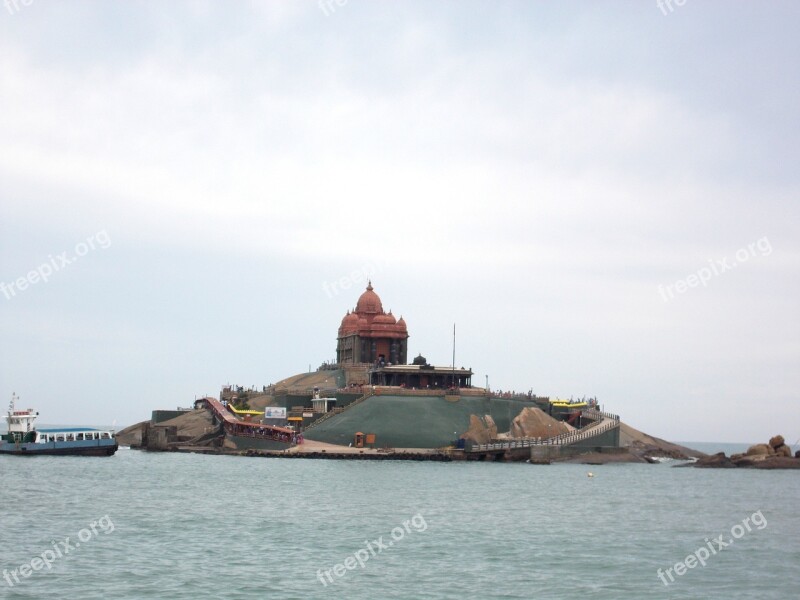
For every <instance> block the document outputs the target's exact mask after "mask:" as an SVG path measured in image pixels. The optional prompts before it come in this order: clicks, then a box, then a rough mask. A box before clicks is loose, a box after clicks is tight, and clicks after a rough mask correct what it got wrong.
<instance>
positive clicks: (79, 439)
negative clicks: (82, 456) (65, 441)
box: [75, 433, 83, 442]
mask: <svg viewBox="0 0 800 600" xmlns="http://www.w3.org/2000/svg"><path fill="white" fill-rule="evenodd" d="M75 439H76V440H78V441H79V442H82V441H83V434H82V433H79V434H78V435H76V436H75Z"/></svg>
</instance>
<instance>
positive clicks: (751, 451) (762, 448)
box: [745, 444, 775, 456]
mask: <svg viewBox="0 0 800 600" xmlns="http://www.w3.org/2000/svg"><path fill="white" fill-rule="evenodd" d="M745 454H746V455H747V456H758V455H764V456H770V455H772V454H775V450H774V448H773V447H772V446H770V445H769V444H755V445H753V446H750V447H749V448H748V449H747V452H745Z"/></svg>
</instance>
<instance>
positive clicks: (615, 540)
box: [0, 449, 800, 600]
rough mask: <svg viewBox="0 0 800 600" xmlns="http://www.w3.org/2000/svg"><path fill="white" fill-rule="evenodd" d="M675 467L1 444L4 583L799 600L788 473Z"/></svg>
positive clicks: (290, 592) (257, 592)
mask: <svg viewBox="0 0 800 600" xmlns="http://www.w3.org/2000/svg"><path fill="white" fill-rule="evenodd" d="M671 464H675V463H664V464H657V465H650V464H629V465H606V466H586V465H566V464H562V465H549V466H547V465H529V464H525V463H513V464H501V463H432V462H403V461H380V462H377V461H334V460H310V459H280V458H248V457H233V456H209V455H196V454H178V453H147V452H140V451H133V450H128V449H121V450H120V451H119V452H118V453H117V454H116V455H115V456H113V457H110V458H90V457H11V456H0V473H1V474H2V480H0V569H2V571H3V573H2V578H1V579H0V598H37V599H38V598H83V599H92V598H110V597H113V598H121V599H122V598H125V599H127V598H130V599H137V600H139V599H148V598H176V599H181V598H186V599H198V598H214V599H216V598H232V599H239V598H241V599H245V598H281V599H293V598H298V599H299V598H347V599H361V598H363V599H374V598H404V599H405V598H408V599H417V598H429V599H434V600H435V599H444V598H448V599H449V598H454V599H455V598H481V599H494V598H497V599H517V598H519V599H531V598H587V597H590V598H608V599H621V598H631V599H634V598H635V599H637V600H639V599H641V598H726V599H732V598H741V599H750V598H756V597H758V598H781V599H786V598H796V597H797V593H798V590H800V572H799V569H798V566H800V540H798V532H800V510H798V505H799V503H800V472H798V471H754V470H703V469H691V468H672V466H671ZM590 471H591V473H592V475H593V476H592V477H590V476H589V472H590ZM720 543H721V544H722V545H720ZM691 557H694V558H691ZM701 558H702V561H700V559H701ZM701 562H702V564H701ZM681 565H682V566H681ZM690 565H691V566H690ZM668 569H669V572H667V570H668Z"/></svg>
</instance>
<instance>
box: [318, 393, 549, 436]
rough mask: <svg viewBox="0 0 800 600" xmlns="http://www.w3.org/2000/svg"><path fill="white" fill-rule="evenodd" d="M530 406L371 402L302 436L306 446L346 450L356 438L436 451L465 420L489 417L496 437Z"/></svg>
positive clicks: (419, 399) (473, 400) (476, 401)
mask: <svg viewBox="0 0 800 600" xmlns="http://www.w3.org/2000/svg"><path fill="white" fill-rule="evenodd" d="M526 406H534V403H533V402H523V401H519V400H513V399H493V400H489V399H487V398H485V397H482V396H462V397H461V399H460V400H458V401H457V402H448V401H447V400H445V399H444V398H443V397H441V396H372V397H371V398H368V399H367V400H365V401H364V402H361V403H360V404H357V405H356V406H354V407H352V408H349V409H347V410H346V411H344V412H343V413H341V414H339V415H336V416H334V417H331V418H330V419H327V420H326V421H325V422H323V423H320V424H319V425H318V426H316V427H314V428H312V429H310V430H309V431H307V432H306V433H305V437H306V438H308V439H310V440H316V441H320V442H327V443H329V444H340V445H343V446H347V445H348V444H350V443H351V442H352V441H353V435H354V434H355V433H356V432H359V431H360V432H362V433H374V434H376V436H377V437H376V440H375V444H376V446H378V447H382V446H390V447H393V448H439V447H441V446H446V445H448V444H451V443H452V442H453V441H454V440H455V439H456V438H457V437H458V436H460V435H461V434H462V433H464V432H465V431H466V430H467V429H468V428H469V417H470V415H471V414H475V415H478V416H483V415H487V414H488V415H491V416H492V418H493V419H494V421H495V423H496V424H497V430H498V432H503V431H508V430H509V428H510V426H511V421H512V420H513V419H514V417H516V416H517V415H518V414H519V413H520V411H521V410H522V409H523V408H524V407H526Z"/></svg>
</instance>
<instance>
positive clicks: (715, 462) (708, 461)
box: [692, 452, 736, 469]
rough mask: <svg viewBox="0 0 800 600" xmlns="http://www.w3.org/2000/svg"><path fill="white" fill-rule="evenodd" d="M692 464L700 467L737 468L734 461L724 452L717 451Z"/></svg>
mask: <svg viewBox="0 0 800 600" xmlns="http://www.w3.org/2000/svg"><path fill="white" fill-rule="evenodd" d="M692 466H694V467H697V468H699V469H735V468H736V465H735V464H734V463H733V461H732V460H731V459H730V458H728V457H727V456H725V453H724V452H717V453H716V454H712V455H711V456H706V457H705V458H700V459H698V460H697V462H696V463H694V464H693V465H692Z"/></svg>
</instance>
